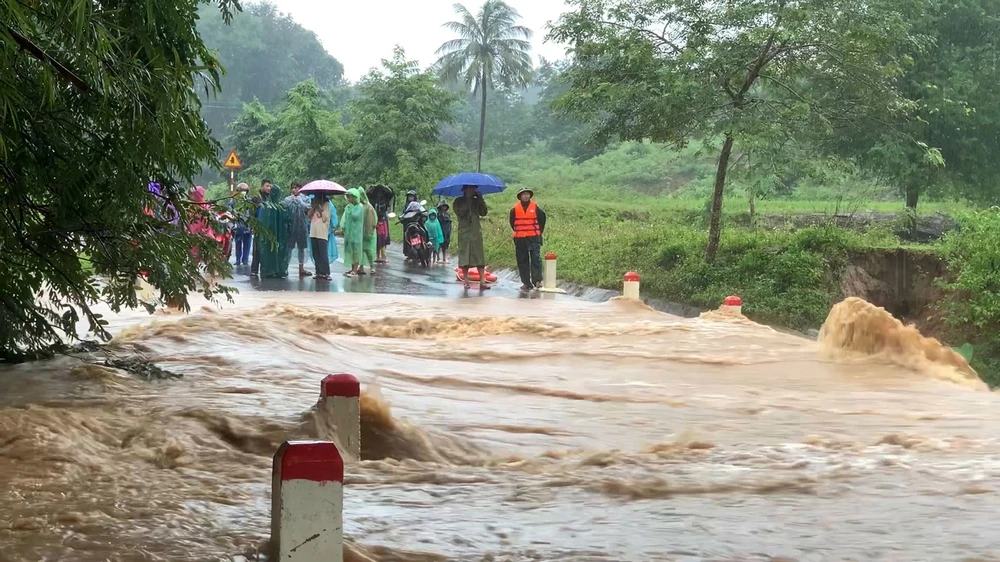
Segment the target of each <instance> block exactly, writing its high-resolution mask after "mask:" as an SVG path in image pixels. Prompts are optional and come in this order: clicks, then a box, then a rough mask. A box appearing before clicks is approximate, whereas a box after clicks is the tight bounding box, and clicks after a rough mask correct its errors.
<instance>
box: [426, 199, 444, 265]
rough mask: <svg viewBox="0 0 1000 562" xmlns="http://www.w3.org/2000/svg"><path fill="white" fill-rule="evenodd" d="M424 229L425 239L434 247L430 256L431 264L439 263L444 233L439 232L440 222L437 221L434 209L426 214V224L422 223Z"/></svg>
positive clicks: (436, 213)
mask: <svg viewBox="0 0 1000 562" xmlns="http://www.w3.org/2000/svg"><path fill="white" fill-rule="evenodd" d="M424 229H426V230H427V238H428V239H430V242H431V244H432V245H433V246H434V252H433V253H432V254H431V261H432V262H435V263H437V262H439V261H440V260H439V259H438V258H439V257H440V252H441V244H443V243H444V231H443V230H441V221H439V220H438V212H437V210H435V209H431V211H430V212H429V213H427V222H425V223H424Z"/></svg>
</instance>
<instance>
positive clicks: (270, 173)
mask: <svg viewBox="0 0 1000 562" xmlns="http://www.w3.org/2000/svg"><path fill="white" fill-rule="evenodd" d="M355 92H356V99H353V100H351V101H349V102H347V103H346V107H344V109H343V110H340V109H337V108H338V107H339V106H341V105H343V104H342V102H343V101H344V100H343V98H339V99H338V98H337V97H336V96H339V94H340V93H341V92H339V91H333V92H331V91H324V90H322V89H320V88H319V85H318V84H317V83H316V82H315V81H314V80H312V79H309V80H306V81H305V82H302V83H300V84H298V85H296V86H294V87H293V88H292V89H290V90H289V91H288V92H287V93H286V94H285V101H284V103H283V104H282V105H281V106H280V107H279V108H278V109H277V110H275V111H268V110H267V109H266V108H265V107H264V106H263V105H262V104H260V103H258V102H257V101H254V102H253V103H249V104H247V105H245V106H244V109H243V113H242V114H241V115H240V116H239V117H238V118H237V119H236V120H235V121H234V122H233V123H231V124H230V131H232V135H231V136H230V138H229V143H230V144H231V145H232V146H233V147H234V148H235V149H236V150H237V151H238V152H239V153H240V154H241V157H242V159H243V163H244V165H246V166H247V167H246V168H245V169H244V170H242V171H241V177H242V178H243V181H248V183H250V184H251V185H254V186H255V184H256V183H258V182H259V181H260V180H261V179H263V178H265V177H266V178H269V179H272V180H274V181H276V182H278V184H279V185H288V184H289V183H291V182H293V181H299V182H303V183H304V182H306V181H310V180H314V179H321V178H325V179H332V180H334V181H338V182H340V183H341V184H343V185H345V186H351V185H357V184H362V185H372V184H375V183H385V184H387V185H391V186H393V187H396V188H397V189H403V188H414V189H417V188H420V189H426V190H427V192H428V194H429V191H430V188H431V187H432V186H433V185H435V184H436V183H437V182H438V181H439V180H440V179H441V178H442V177H444V176H446V175H448V174H450V173H453V170H454V161H453V157H454V151H453V150H452V149H451V148H449V147H448V146H447V145H446V144H444V143H443V142H441V141H439V140H438V137H439V136H440V133H441V126H442V125H444V124H448V123H450V122H452V119H453V118H454V113H453V111H452V106H453V104H454V103H455V98H454V96H453V95H452V94H450V93H448V92H447V91H445V90H444V89H442V88H441V87H440V86H438V85H437V82H436V80H435V79H434V77H433V76H432V75H431V74H429V73H428V72H421V71H419V70H418V69H417V67H416V64H415V63H414V62H412V61H408V60H406V55H405V53H404V52H403V51H402V50H401V49H398V48H397V49H396V50H395V52H394V55H393V59H392V60H384V61H383V69H381V70H375V71H372V72H371V73H370V74H369V75H368V76H366V77H365V78H364V79H363V80H362V81H361V83H360V84H358V86H357V88H356V90H355ZM352 97H354V96H353V95H352Z"/></svg>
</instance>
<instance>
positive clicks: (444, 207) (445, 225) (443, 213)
mask: <svg viewBox="0 0 1000 562" xmlns="http://www.w3.org/2000/svg"><path fill="white" fill-rule="evenodd" d="M450 209H451V207H449V206H448V203H447V202H446V201H441V202H440V203H438V206H437V210H438V221H439V222H440V223H441V233H442V234H444V242H441V263H448V246H449V245H451V213H449V212H448V211H449V210H450Z"/></svg>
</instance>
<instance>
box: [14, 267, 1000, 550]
mask: <svg viewBox="0 0 1000 562" xmlns="http://www.w3.org/2000/svg"><path fill="white" fill-rule="evenodd" d="M442 275H443V277H442V279H445V278H446V277H447V274H442ZM350 281H354V280H350ZM294 282H296V283H297V280H295V281H294ZM375 282H378V280H377V279H376V280H374V281H373V283H375ZM288 283H292V282H291V281H289V282H288ZM309 283H313V281H309ZM414 283H417V284H425V283H428V281H426V280H419V281H414ZM246 285H249V283H248V282H247V281H245V280H242V279H237V286H241V291H242V293H241V294H240V295H238V296H237V297H236V303H235V304H226V305H224V306H222V307H221V308H220V307H214V306H204V307H202V306H201V305H202V304H203V303H204V301H203V300H200V298H197V297H196V298H195V300H194V301H193V303H195V305H196V306H195V310H194V311H193V312H192V313H191V314H189V315H181V314H169V313H164V314H157V315H155V316H154V317H153V318H150V317H149V316H147V315H145V314H143V313H139V312H136V313H129V314H124V315H121V316H118V317H114V318H112V319H111V321H112V325H111V328H112V331H113V332H114V333H116V334H117V337H116V339H115V347H116V349H118V350H120V351H121V352H122V353H125V352H132V351H135V352H141V353H143V354H145V355H146V356H147V357H149V358H151V359H153V360H155V361H156V363H157V365H159V366H161V367H163V368H165V369H167V370H170V371H172V372H175V373H178V374H182V375H183V378H180V379H177V380H167V381H154V382H147V381H143V380H139V379H137V378H135V377H133V376H130V375H126V374H123V373H121V372H118V371H114V370H111V369H108V368H106V367H100V366H95V365H88V364H85V363H84V362H82V361H79V360H76V359H72V358H62V359H59V360H57V361H51V362H47V363H41V364H37V363H36V364H30V365H21V366H18V367H14V368H9V367H5V368H4V369H3V372H0V485H2V487H3V490H4V496H3V500H2V501H3V504H2V509H0V560H3V561H6V560H26V561H36V560H60V561H86V562H91V561H94V562H96V561H103V560H112V561H123V562H124V561H140V560H142V561H145V560H157V561H159V560H162V561H181V560H184V561H188V560H190V561H205V560H232V559H239V557H240V556H241V555H252V553H253V552H254V550H255V549H256V548H258V547H260V546H261V544H262V542H263V541H264V540H266V538H267V536H268V534H269V510H270V500H269V494H270V466H271V455H272V454H273V452H274V450H275V449H276V448H277V446H278V444H280V443H281V442H282V441H283V440H285V439H289V438H310V437H320V438H322V437H324V435H325V434H326V432H327V431H328V429H327V426H326V424H325V423H324V422H325V420H323V419H322V418H321V417H320V416H318V415H316V414H315V413H314V412H313V411H312V406H313V405H314V404H315V402H316V400H317V398H318V394H319V381H320V379H321V378H322V377H323V376H324V375H326V374H329V373H333V372H349V373H353V374H355V375H357V376H358V377H359V378H360V379H361V381H362V385H363V389H364V396H363V400H362V457H363V460H362V461H361V462H359V463H355V464H350V465H348V467H347V470H346V474H347V475H346V482H345V508H344V521H345V533H346V535H347V537H348V543H349V544H348V545H347V546H346V547H345V550H347V554H348V556H347V559H348V560H383V561H428V560H470V561H471V560H476V561H481V560H493V561H501V560H508V561H521V560H538V561H542V560H544V561H549V560H565V561H625V560H628V561H637V562H638V561H648V560H678V561H696V560H697V561H709V560H712V561H716V560H741V561H744V560H787V561H792V560H794V561H807V560H886V561H888V560H892V561H896V560H900V561H903V560H905V561H911V560H936V561H940V560H967V559H993V557H996V556H1000V538H995V535H994V534H993V527H994V525H993V518H994V516H995V514H996V513H997V512H998V511H1000V495H998V492H1000V484H998V480H997V476H998V475H1000V443H998V440H997V436H998V435H1000V423H998V421H997V420H998V416H997V415H996V411H997V406H998V404H1000V402H998V400H997V398H996V397H995V396H994V395H993V394H992V393H989V392H987V391H985V389H984V388H983V387H982V385H981V384H979V383H978V382H976V380H973V379H972V378H971V375H970V372H969V371H968V368H967V366H966V365H965V364H964V362H963V361H961V359H960V358H957V359H956V357H957V356H955V355H954V354H952V353H951V352H950V350H947V349H944V348H941V347H940V346H937V347H935V344H933V342H929V341H926V340H923V339H921V338H920V337H919V335H917V334H915V332H912V331H907V330H906V329H904V328H903V327H902V326H900V325H898V323H894V321H892V320H891V319H890V318H888V317H887V316H886V315H884V313H880V312H879V311H878V310H876V309H873V307H870V306H868V305H867V304H866V303H863V301H849V302H848V303H845V304H843V305H840V306H839V307H838V308H837V309H836V310H835V311H834V314H832V315H831V318H830V320H829V321H828V325H827V326H825V327H824V330H823V334H822V335H821V341H820V342H818V343H817V342H813V341H809V340H806V339H802V338H797V337H794V336H789V335H785V334H781V333H779V332H776V331H774V330H771V329H769V328H766V327H763V326H759V325H756V324H753V323H751V322H749V321H746V320H742V319H739V318H731V317H724V316H722V315H719V314H708V315H705V316H704V317H702V318H695V319H681V318H677V317H673V316H669V315H665V314H662V313H659V312H656V311H653V310H651V309H649V308H647V307H645V306H643V305H640V304H637V303H630V302H627V301H621V300H612V301H609V302H604V303H591V302H584V301H581V300H576V299H571V298H559V299H537V300H531V301H527V300H518V299H514V298H507V296H509V294H508V293H506V292H505V289H503V287H501V288H500V290H497V291H496V292H495V293H488V294H487V296H486V297H484V298H458V297H461V296H464V295H463V294H460V293H461V291H460V290H459V291H458V292H457V293H456V288H455V286H454V284H450V285H449V284H448V283H446V282H444V281H442V283H441V287H443V288H442V289H441V290H442V295H441V296H432V297H418V296H411V295H405V294H403V295H400V294H377V293H372V294H359V293H350V292H343V293H339V292H337V291H330V290H326V291H322V290H321V291H320V292H282V293H275V292H270V291H262V290H254V289H252V288H250V287H247V286H246ZM341 287H342V285H341ZM258 288H260V287H258ZM263 288H266V287H263ZM314 289H315V288H314ZM345 290H347V289H345ZM306 291H310V289H306ZM399 292H405V291H399ZM472 293H475V294H474V295H473V296H476V297H478V293H477V292H475V291H473V292H472Z"/></svg>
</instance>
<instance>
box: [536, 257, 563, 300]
mask: <svg viewBox="0 0 1000 562" xmlns="http://www.w3.org/2000/svg"><path fill="white" fill-rule="evenodd" d="M556 285H557V282H556V255H555V254H553V253H552V252H549V253H547V254H545V268H544V269H543V270H542V288H541V289H539V290H540V291H543V292H546V293H565V292H566V291H564V290H562V289H560V288H559V287H557V286H556Z"/></svg>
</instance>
